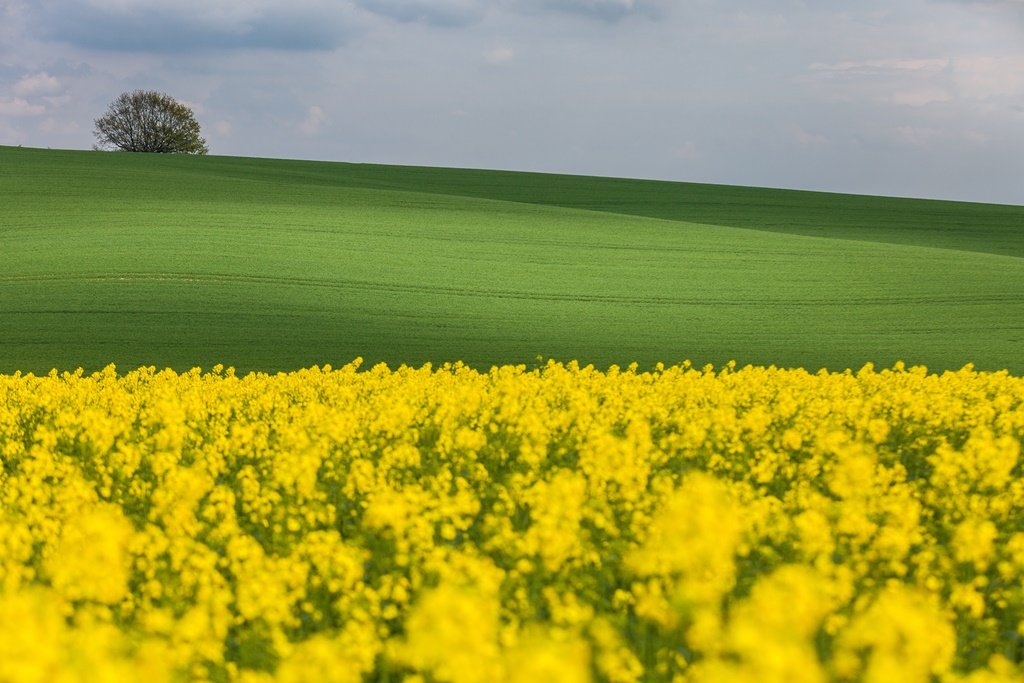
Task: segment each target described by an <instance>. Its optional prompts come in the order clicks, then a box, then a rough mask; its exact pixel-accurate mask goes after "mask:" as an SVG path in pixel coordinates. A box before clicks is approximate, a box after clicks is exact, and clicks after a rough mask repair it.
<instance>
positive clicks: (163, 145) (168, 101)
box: [93, 90, 210, 154]
mask: <svg viewBox="0 0 1024 683" xmlns="http://www.w3.org/2000/svg"><path fill="white" fill-rule="evenodd" d="M199 132H200V131H199V122H198V121H196V118H195V116H194V115H193V114H192V110H191V109H189V108H188V107H186V106H185V105H183V104H180V103H178V102H176V101H175V100H174V98H173V97H170V96H168V95H164V94H163V93H158V92H155V91H153V90H136V91H134V92H130V93H123V94H122V95H121V96H120V97H118V98H117V99H116V100H114V101H113V102H112V103H111V104H110V107H109V108H108V109H107V113H106V114H104V115H103V116H101V117H100V118H98V119H96V129H95V130H94V131H93V135H95V136H96V139H97V140H98V144H97V145H96V147H95V149H120V150H122V151H125V152H158V153H162V154H206V153H207V152H209V151H210V150H209V148H207V146H206V140H204V139H203V138H202V137H200V135H199Z"/></svg>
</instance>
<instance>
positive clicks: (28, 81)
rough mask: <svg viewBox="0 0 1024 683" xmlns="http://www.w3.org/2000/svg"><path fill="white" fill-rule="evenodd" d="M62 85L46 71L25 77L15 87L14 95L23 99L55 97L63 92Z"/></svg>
mask: <svg viewBox="0 0 1024 683" xmlns="http://www.w3.org/2000/svg"><path fill="white" fill-rule="evenodd" d="M61 90H62V88H61V84H60V81H58V80H57V79H56V78H54V77H53V76H51V75H50V74H48V73H46V72H45V71H44V72H42V73H38V74H32V75H30V76H24V77H22V79H21V80H20V81H18V82H17V83H16V84H15V86H14V94H15V95H21V96H22V97H28V96H35V95H55V94H57V93H59V92H61Z"/></svg>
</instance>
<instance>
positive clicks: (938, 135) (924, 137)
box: [896, 126, 948, 147]
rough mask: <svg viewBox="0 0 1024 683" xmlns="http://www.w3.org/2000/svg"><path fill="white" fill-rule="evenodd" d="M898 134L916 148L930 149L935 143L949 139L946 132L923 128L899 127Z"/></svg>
mask: <svg viewBox="0 0 1024 683" xmlns="http://www.w3.org/2000/svg"><path fill="white" fill-rule="evenodd" d="M896 132H897V133H898V134H899V136H900V137H901V138H903V140H905V141H906V142H909V143H910V144H911V145H914V146H915V147H929V146H930V145H931V144H932V143H933V142H935V141H937V140H942V139H944V138H946V137H948V136H947V135H946V133H945V132H944V131H941V130H938V129H936V128H927V127H922V126H899V127H898V128H897V129H896Z"/></svg>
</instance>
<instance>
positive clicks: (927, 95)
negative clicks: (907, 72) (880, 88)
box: [892, 87, 953, 107]
mask: <svg viewBox="0 0 1024 683" xmlns="http://www.w3.org/2000/svg"><path fill="white" fill-rule="evenodd" d="M952 98H953V96H952V95H950V94H949V93H948V92H946V90H944V89H943V88H938V87H931V88H921V89H918V90H906V91H903V92H896V93H893V96H892V101H893V102H894V103H895V104H904V105H908V106H911V107H923V106H924V105H926V104H931V103H932V102H946V101H948V100H951V99H952Z"/></svg>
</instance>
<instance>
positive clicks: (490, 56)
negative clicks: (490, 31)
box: [484, 46, 516, 64]
mask: <svg viewBox="0 0 1024 683" xmlns="http://www.w3.org/2000/svg"><path fill="white" fill-rule="evenodd" d="M515 56H516V53H515V50H513V49H512V48H510V47H506V46H500V47H496V48H493V49H490V50H486V51H485V52H484V61H485V62H486V63H488V64H508V63H509V62H511V61H512V59H513V58H514V57H515Z"/></svg>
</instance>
